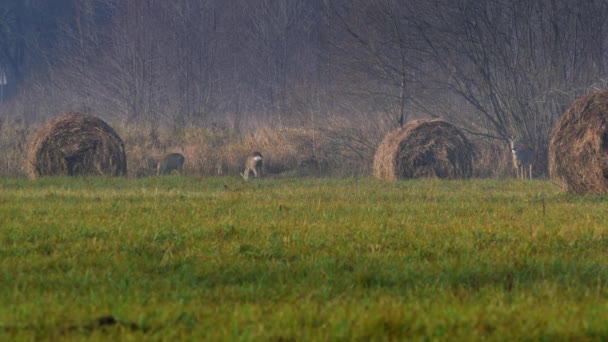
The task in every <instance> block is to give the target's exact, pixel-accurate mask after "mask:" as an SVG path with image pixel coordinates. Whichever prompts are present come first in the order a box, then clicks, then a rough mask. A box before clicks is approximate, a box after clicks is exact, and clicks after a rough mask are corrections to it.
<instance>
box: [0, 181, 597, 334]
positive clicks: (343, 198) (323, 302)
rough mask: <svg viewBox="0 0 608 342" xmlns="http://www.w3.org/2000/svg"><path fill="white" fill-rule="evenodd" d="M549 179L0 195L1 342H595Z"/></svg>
mask: <svg viewBox="0 0 608 342" xmlns="http://www.w3.org/2000/svg"><path fill="white" fill-rule="evenodd" d="M606 218H608V198H604V197H599V196H589V197H582V196H571V195H565V194H562V193H561V192H560V191H559V189H557V188H556V187H555V186H554V185H553V184H551V183H550V182H549V181H514V180H511V181H505V180H503V181H496V180H470V181H439V180H417V181H404V182H379V181H374V180H370V179H361V180H353V179H346V180H345V179H341V180H337V179H279V180H269V179H266V180H253V181H248V182H245V181H243V180H241V179H237V178H188V177H161V178H147V179H137V180H133V179H104V178H101V179H99V178H76V179H68V178H52V179H41V180H36V181H28V180H24V179H0V340H23V339H27V340H32V339H35V340H39V339H49V340H57V339H62V338H66V339H93V340H97V339H104V340H107V339H125V340H129V339H130V340H140V339H144V338H145V339H162V340H169V339H179V340H184V339H189V340H200V339H203V338H204V339H208V340H209V339H210V340H270V341H288V340H298V341H300V340H302V341H305V340H306V341H308V340H392V339H393V340H394V339H397V340H401V339H422V340H427V339H428V340H436V339H440V340H445V339H448V340H480V339H490V340H521V339H530V340H537V339H546V340H555V339H576V340H579V339H588V340H606V339H608V287H607V284H608V223H607V221H608V220H606Z"/></svg>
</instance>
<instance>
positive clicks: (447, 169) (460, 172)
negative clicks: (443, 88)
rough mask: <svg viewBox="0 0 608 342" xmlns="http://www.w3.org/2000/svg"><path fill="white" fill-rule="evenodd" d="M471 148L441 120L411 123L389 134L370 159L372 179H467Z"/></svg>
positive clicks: (470, 163)
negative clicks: (372, 161)
mask: <svg viewBox="0 0 608 342" xmlns="http://www.w3.org/2000/svg"><path fill="white" fill-rule="evenodd" d="M474 156H475V148H474V146H473V144H471V143H470V142H469V140H468V139H467V138H466V137H465V135H464V134H463V133H462V132H461V131H460V130H459V129H457V128H456V127H455V126H453V125H451V124H449V123H447V122H445V121H443V120H437V119H434V120H415V121H411V122H409V123H408V124H407V125H405V126H404V127H401V128H399V129H396V130H394V131H393V132H390V133H389V134H388V135H387V136H386V137H385V138H384V140H383V141H382V143H381V144H380V146H379V147H378V149H377V150H376V155H375V157H374V170H373V173H374V177H376V178H378V179H385V180H394V179H407V178H417V177H438V178H449V179H453V178H469V177H471V176H472V174H473V157H474Z"/></svg>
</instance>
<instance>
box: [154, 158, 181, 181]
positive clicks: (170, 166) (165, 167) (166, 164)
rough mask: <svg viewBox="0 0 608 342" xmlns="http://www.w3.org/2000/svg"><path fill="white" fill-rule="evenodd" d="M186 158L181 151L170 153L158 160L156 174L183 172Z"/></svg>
mask: <svg viewBox="0 0 608 342" xmlns="http://www.w3.org/2000/svg"><path fill="white" fill-rule="evenodd" d="M185 161H186V158H185V157H184V156H183V155H181V154H179V153H169V154H167V155H166V156H164V157H163V158H162V159H161V160H159V161H158V163H157V165H156V175H157V176H160V175H167V174H171V173H173V172H177V173H178V174H181V173H182V169H183V168H184V162H185Z"/></svg>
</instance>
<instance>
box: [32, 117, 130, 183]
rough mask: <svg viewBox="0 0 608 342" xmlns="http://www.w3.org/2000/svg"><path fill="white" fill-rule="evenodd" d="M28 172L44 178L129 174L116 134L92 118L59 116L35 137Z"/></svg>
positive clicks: (107, 126)
mask: <svg viewBox="0 0 608 342" xmlns="http://www.w3.org/2000/svg"><path fill="white" fill-rule="evenodd" d="M27 172H28V175H29V176H30V177H31V178H37V177H41V176H54V175H64V176H82V175H104V176H122V175H125V174H126V172H127V159H126V155H125V146H124V143H123V141H122V139H121V138H120V137H119V136H118V134H117V133H116V131H114V129H112V127H110V126H109V125H108V124H107V123H105V122H104V121H103V120H101V119H99V118H96V117H94V116H90V115H84V114H79V113H66V114H62V115H59V116H57V117H56V118H54V119H52V120H51V121H50V122H48V123H47V124H46V125H45V126H44V127H42V128H41V129H39V130H38V131H37V132H36V134H35V135H34V138H33V142H32V145H31V148H30V153H29V156H28V164H27Z"/></svg>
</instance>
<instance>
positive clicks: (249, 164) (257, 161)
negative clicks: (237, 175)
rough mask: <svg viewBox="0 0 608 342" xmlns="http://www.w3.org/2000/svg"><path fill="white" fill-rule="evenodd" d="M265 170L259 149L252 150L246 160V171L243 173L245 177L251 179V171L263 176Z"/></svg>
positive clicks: (255, 174) (257, 175)
mask: <svg viewBox="0 0 608 342" xmlns="http://www.w3.org/2000/svg"><path fill="white" fill-rule="evenodd" d="M262 170H263V157H262V154H261V153H260V152H258V151H254V152H251V153H250V154H249V156H248V157H247V161H246V162H245V171H243V173H241V176H242V177H243V178H244V179H249V172H250V171H251V172H253V175H254V176H255V177H256V178H257V177H261V176H262Z"/></svg>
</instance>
